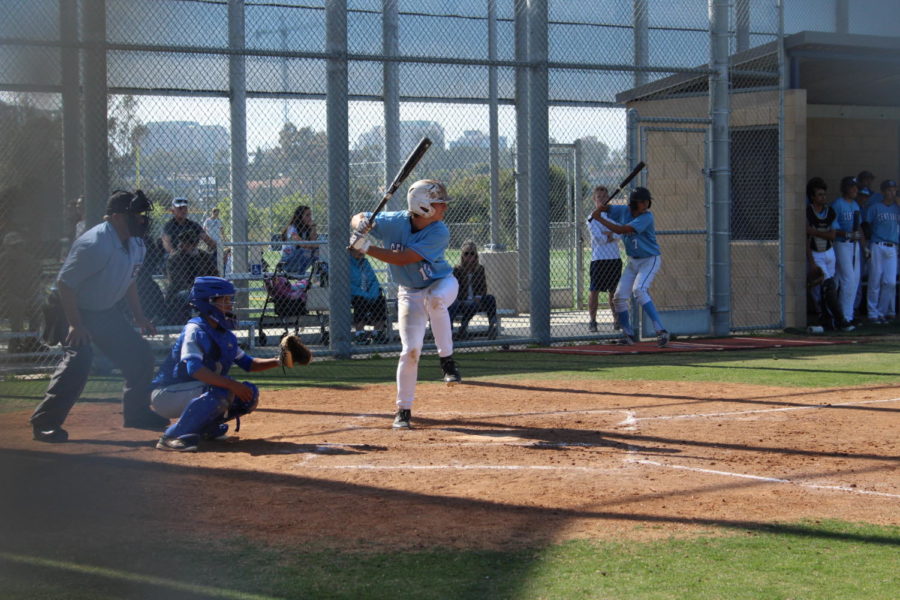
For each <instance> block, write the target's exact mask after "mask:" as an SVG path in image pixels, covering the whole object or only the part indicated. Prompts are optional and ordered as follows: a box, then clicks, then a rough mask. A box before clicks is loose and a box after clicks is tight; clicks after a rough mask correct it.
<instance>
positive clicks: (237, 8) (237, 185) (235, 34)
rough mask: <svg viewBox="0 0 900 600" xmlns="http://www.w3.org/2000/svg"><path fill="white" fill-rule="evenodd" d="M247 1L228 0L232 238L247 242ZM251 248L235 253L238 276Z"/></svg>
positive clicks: (235, 267) (240, 249) (242, 248)
mask: <svg viewBox="0 0 900 600" xmlns="http://www.w3.org/2000/svg"><path fill="white" fill-rule="evenodd" d="M244 45H245V32H244V0H228V47H229V49H230V50H231V51H232V52H231V54H230V55H229V57H228V88H229V96H228V97H229V102H230V109H231V237H232V241H235V242H246V241H249V240H248V239H247V234H248V230H247V73H246V57H245V56H244V55H243V54H242V52H243V50H244ZM247 248H248V247H247V246H235V247H234V249H233V250H232V257H233V258H232V260H233V261H234V272H235V273H246V272H247V271H248V270H249V266H248V265H249V261H248V260H247Z"/></svg>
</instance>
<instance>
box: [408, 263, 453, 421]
mask: <svg viewBox="0 0 900 600" xmlns="http://www.w3.org/2000/svg"><path fill="white" fill-rule="evenodd" d="M458 290H459V282H458V281H456V278H455V277H453V275H450V276H449V277H445V278H443V279H439V280H438V281H435V282H434V283H432V284H431V285H430V286H428V287H427V288H422V289H415V288H408V287H405V286H402V285H401V286H400V288H399V290H398V291H397V313H398V320H399V328H400V342H401V344H402V345H403V349H402V350H401V351H400V362H399V363H398V364H397V407H398V408H402V409H411V408H412V405H413V400H415V397H416V382H417V381H418V378H419V358H420V357H421V355H422V345H423V344H424V342H425V327H426V325H427V323H428V321H431V333H432V334H433V335H434V344H435V345H436V346H437V349H438V356H441V357H444V356H450V355H451V354H453V324H452V323H451V322H450V312H449V311H448V310H447V309H448V308H449V307H450V305H451V304H453V301H454V300H456V293H457V291H458Z"/></svg>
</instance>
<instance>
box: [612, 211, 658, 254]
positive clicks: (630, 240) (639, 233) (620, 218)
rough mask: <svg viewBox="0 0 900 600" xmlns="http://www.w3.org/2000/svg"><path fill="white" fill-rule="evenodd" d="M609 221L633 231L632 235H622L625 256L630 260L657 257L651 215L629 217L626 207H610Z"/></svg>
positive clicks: (647, 213) (648, 212)
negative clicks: (628, 227)
mask: <svg viewBox="0 0 900 600" xmlns="http://www.w3.org/2000/svg"><path fill="white" fill-rule="evenodd" d="M608 214H609V217H610V218H609V219H608V220H610V221H617V222H619V223H621V224H622V225H628V226H630V227H631V228H632V229H634V233H626V234H623V235H622V241H623V242H624V246H625V254H627V255H628V256H630V257H632V258H647V257H649V256H659V244H657V243H656V229H655V228H654V226H653V213H652V212H650V211H647V212H645V213H643V214H640V215H638V216H637V217H634V218H632V217H631V210H630V209H629V208H628V207H627V206H610V207H609V213H608Z"/></svg>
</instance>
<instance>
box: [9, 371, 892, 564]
mask: <svg viewBox="0 0 900 600" xmlns="http://www.w3.org/2000/svg"><path fill="white" fill-rule="evenodd" d="M392 397H393V386H389V385H378V386H370V387H363V388H356V389H296V390H283V391H278V392H264V393H263V400H262V403H261V408H260V410H258V411H257V412H255V413H254V414H252V415H250V416H249V417H247V418H246V419H244V422H243V427H242V429H241V432H240V433H239V434H238V436H239V437H238V438H236V439H233V440H231V441H228V442H219V443H210V444H209V445H208V446H207V447H206V449H205V451H203V452H200V453H197V454H189V455H185V454H174V453H168V452H162V451H158V450H155V449H154V448H153V442H154V441H155V438H156V435H155V434H153V433H152V432H146V431H137V430H126V429H122V428H121V427H120V426H119V423H120V418H121V417H120V415H119V414H118V411H117V409H116V407H115V406H114V405H112V404H108V403H81V404H79V405H77V406H76V408H75V409H74V411H73V413H72V415H71V417H70V420H69V422H68V423H67V425H66V426H67V428H68V429H69V431H70V434H71V437H72V442H70V443H68V444H64V445H59V446H48V445H42V444H38V443H36V442H33V441H31V439H30V429H29V428H28V427H27V423H26V419H27V414H25V413H13V414H5V415H0V432H2V437H0V476H2V477H3V480H4V481H5V482H6V483H5V485H4V487H5V488H6V490H5V491H4V493H3V494H2V499H3V500H2V504H3V506H0V508H2V509H3V514H4V515H6V516H7V517H9V516H10V515H16V517H15V518H14V519H9V518H7V519H5V520H4V524H3V526H2V529H3V530H2V531H0V537H3V538H5V539H6V540H7V542H9V543H12V542H11V540H14V539H15V540H20V541H21V540H26V539H27V540H30V541H34V540H40V539H42V538H43V539H47V538H48V537H50V538H52V536H54V535H68V536H72V537H77V536H80V535H92V536H111V537H116V536H118V537H122V536H136V535H138V534H139V533H140V532H141V531H149V530H153V531H157V532H165V531H177V532H180V533H182V534H183V533H185V532H187V533H191V534H196V535H198V536H199V537H201V538H202V537H204V536H209V537H213V538H215V537H220V536H222V535H236V536H246V537H248V538H251V539H254V540H261V541H265V542H267V543H272V544H277V545H280V544H290V545H294V546H297V545H299V546H301V547H302V546H305V547H310V546H312V547H338V548H348V549H367V548H373V549H374V548H377V549H381V550H383V549H387V548H391V547H394V548H420V547H431V546H449V547H465V548H510V547H519V546H524V545H538V544H545V543H549V542H556V541H562V540H566V539H572V538H597V539H616V538H623V537H627V538H638V539H641V538H652V537H660V536H669V535H690V534H693V533H697V532H710V531H713V530H717V529H718V528H720V527H724V528H734V529H737V530H754V529H758V528H761V527H765V526H767V525H768V524H770V523H774V522H785V521H797V520H801V519H826V518H835V519H844V520H849V521H862V522H870V523H878V524H894V525H898V524H900V471H898V464H900V461H898V458H900V442H898V436H897V431H898V427H897V426H898V423H900V390H898V389H897V388H896V387H888V386H885V387H866V388H854V389H845V390H809V389H796V388H790V389H788V388H764V387H757V386H749V385H735V384H697V383H671V382H666V383H660V382H609V381H590V380H580V381H574V382H571V383H570V384H569V385H564V384H563V383H561V382H559V381H540V380H524V379H502V380H492V381H490V382H487V381H475V382H470V383H467V384H464V385H461V386H457V387H456V388H450V389H448V388H445V387H443V386H439V385H437V384H420V394H419V397H420V398H421V400H419V401H418V405H417V406H416V408H415V410H414V412H413V416H414V426H415V428H414V429H413V430H411V431H393V430H391V429H390V422H391V412H392Z"/></svg>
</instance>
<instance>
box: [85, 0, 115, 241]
mask: <svg viewBox="0 0 900 600" xmlns="http://www.w3.org/2000/svg"><path fill="white" fill-rule="evenodd" d="M81 22H82V27H83V28H84V33H83V38H84V41H85V44H86V48H85V50H84V53H83V54H82V57H83V60H84V62H83V65H82V68H83V69H84V102H83V104H82V108H83V110H84V155H83V156H84V218H85V221H86V223H87V226H88V227H92V226H94V225H96V224H97V223H99V222H100V220H101V218H102V217H103V211H104V209H105V207H106V199H107V197H108V196H109V191H110V190H109V139H108V137H107V116H106V113H107V102H108V100H107V89H106V0H85V2H84V4H82V5H81Z"/></svg>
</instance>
